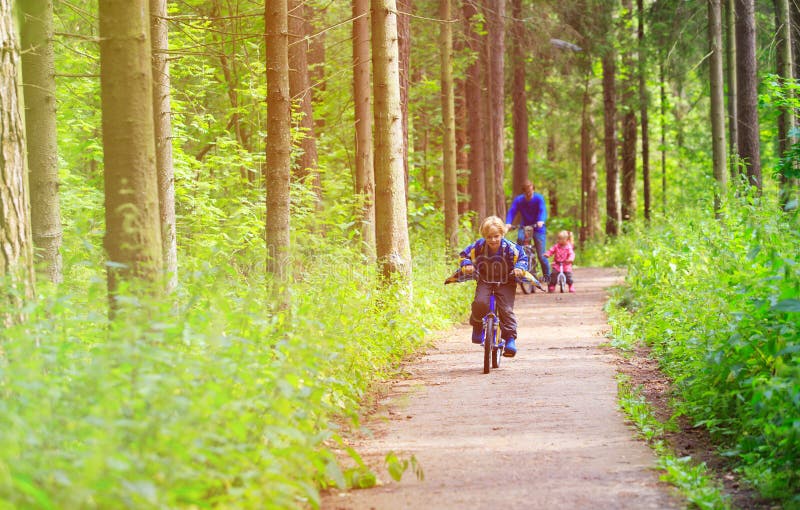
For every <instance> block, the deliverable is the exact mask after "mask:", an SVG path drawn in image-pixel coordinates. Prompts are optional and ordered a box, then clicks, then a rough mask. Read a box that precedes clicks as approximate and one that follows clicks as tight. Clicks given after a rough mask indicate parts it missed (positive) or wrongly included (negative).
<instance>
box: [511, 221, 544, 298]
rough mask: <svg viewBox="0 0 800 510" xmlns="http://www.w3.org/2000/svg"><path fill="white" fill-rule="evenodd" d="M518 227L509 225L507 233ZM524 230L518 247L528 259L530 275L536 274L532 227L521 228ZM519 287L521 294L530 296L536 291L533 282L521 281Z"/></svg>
mask: <svg viewBox="0 0 800 510" xmlns="http://www.w3.org/2000/svg"><path fill="white" fill-rule="evenodd" d="M519 228H520V225H511V228H510V229H509V231H514V230H518V229H519ZM522 228H523V229H524V234H525V235H524V236H523V239H522V241H520V242H519V243H518V245H519V246H521V247H522V249H523V250H524V251H525V256H526V257H528V268H529V272H530V273H531V274H536V266H537V264H538V263H539V259H538V258H537V256H536V250H535V248H534V246H533V227H531V226H527V227H522ZM519 287H520V288H521V289H522V293H523V294H532V293H533V292H534V290H535V289H536V286H535V285H534V284H533V282H530V281H527V280H526V281H523V280H521V281H520V282H519Z"/></svg>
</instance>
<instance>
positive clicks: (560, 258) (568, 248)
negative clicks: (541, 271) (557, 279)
mask: <svg viewBox="0 0 800 510" xmlns="http://www.w3.org/2000/svg"><path fill="white" fill-rule="evenodd" d="M544 255H545V257H548V258H549V257H552V259H551V261H550V266H551V269H552V271H553V272H554V273H557V272H558V267H556V266H555V264H554V263H556V262H563V263H564V272H565V273H568V272H570V271H572V261H574V260H575V250H573V249H572V245H571V244H570V243H567V244H565V245H564V246H561V245H560V244H558V243H556V244H554V245H553V246H551V247H550V249H549V250H547V251H546V252H545V254H544Z"/></svg>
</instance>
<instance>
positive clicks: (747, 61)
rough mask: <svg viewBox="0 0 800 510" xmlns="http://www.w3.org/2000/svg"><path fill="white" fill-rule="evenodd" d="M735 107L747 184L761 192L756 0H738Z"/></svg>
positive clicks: (740, 154)
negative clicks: (737, 115)
mask: <svg viewBox="0 0 800 510" xmlns="http://www.w3.org/2000/svg"><path fill="white" fill-rule="evenodd" d="M736 51H737V58H736V64H737V67H736V82H737V86H738V91H737V96H736V106H737V109H738V113H739V118H738V126H737V127H738V129H739V141H738V145H739V157H740V158H741V163H742V164H743V165H744V167H745V173H746V176H747V183H748V184H750V185H751V186H755V187H756V189H757V190H758V192H759V193H760V192H761V152H760V151H761V147H760V144H759V132H758V75H757V67H756V18H755V0H736Z"/></svg>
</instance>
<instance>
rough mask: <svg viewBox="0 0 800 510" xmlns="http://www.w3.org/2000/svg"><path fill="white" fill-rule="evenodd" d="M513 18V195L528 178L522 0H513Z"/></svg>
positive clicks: (520, 189) (517, 192) (518, 192)
mask: <svg viewBox="0 0 800 510" xmlns="http://www.w3.org/2000/svg"><path fill="white" fill-rule="evenodd" d="M511 5H512V18H513V19H514V39H513V41H512V46H513V49H512V52H513V57H512V58H513V61H514V79H513V81H512V91H511V96H512V98H513V103H514V107H513V110H512V115H513V125H514V163H513V170H512V172H513V186H512V189H511V195H512V196H515V195H518V194H520V193H522V186H523V184H524V183H525V181H526V180H528V178H529V177H528V98H527V95H526V93H525V58H526V55H525V49H524V48H523V45H522V43H523V41H524V40H525V38H524V35H525V34H524V30H525V27H524V24H523V22H522V0H513V2H512V4H511Z"/></svg>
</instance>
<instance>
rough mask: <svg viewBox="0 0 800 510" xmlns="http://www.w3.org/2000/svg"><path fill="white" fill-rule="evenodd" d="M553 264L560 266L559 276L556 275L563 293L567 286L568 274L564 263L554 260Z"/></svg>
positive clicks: (557, 283) (557, 282) (559, 288)
mask: <svg viewBox="0 0 800 510" xmlns="http://www.w3.org/2000/svg"><path fill="white" fill-rule="evenodd" d="M553 265H554V266H558V276H557V277H556V285H558V290H559V291H561V292H562V293H563V292H564V287H566V286H567V275H565V274H564V263H563V262H557V261H554V262H553Z"/></svg>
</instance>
